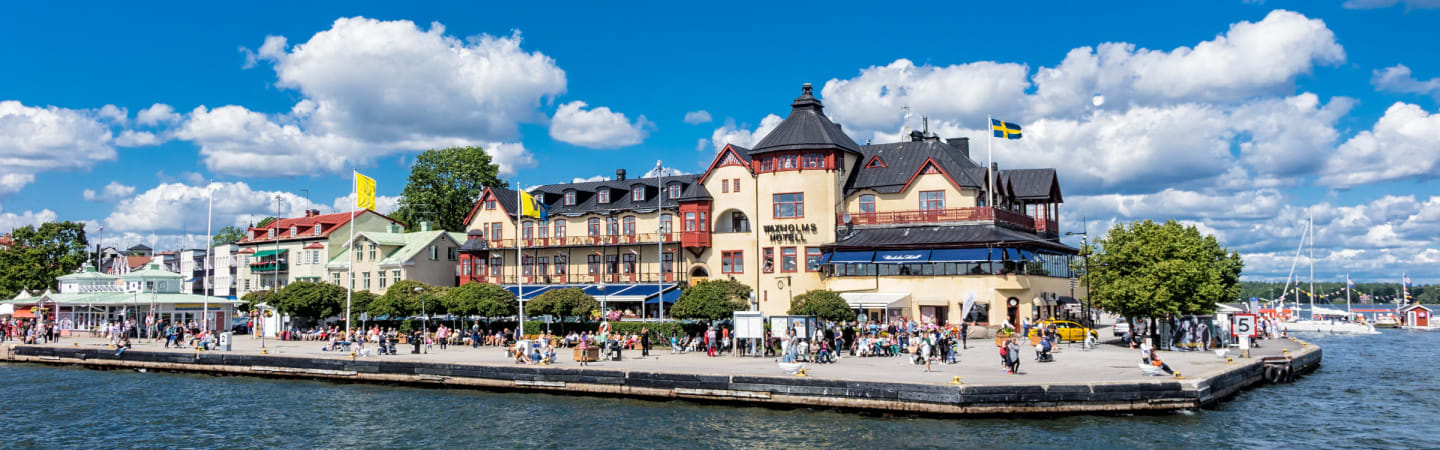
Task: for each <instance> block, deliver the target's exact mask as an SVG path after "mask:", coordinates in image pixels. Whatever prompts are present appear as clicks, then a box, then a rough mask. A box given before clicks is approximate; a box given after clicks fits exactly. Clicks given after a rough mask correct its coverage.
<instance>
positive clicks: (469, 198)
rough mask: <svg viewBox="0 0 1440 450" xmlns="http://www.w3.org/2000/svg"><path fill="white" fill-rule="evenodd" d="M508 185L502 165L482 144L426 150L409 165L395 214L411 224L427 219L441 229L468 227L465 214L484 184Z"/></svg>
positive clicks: (489, 185) (492, 185)
mask: <svg viewBox="0 0 1440 450" xmlns="http://www.w3.org/2000/svg"><path fill="white" fill-rule="evenodd" d="M505 185H506V183H505V182H504V181H502V180H501V179H500V167H499V166H498V165H496V164H495V163H493V162H492V161H491V159H490V155H489V154H487V153H485V150H484V149H482V148H480V147H451V148H444V149H439V150H426V151H425V152H424V153H421V154H420V156H417V157H416V158H415V164H414V165H413V166H411V168H410V179H409V180H408V181H407V182H406V183H405V191H404V196H403V197H402V198H401V199H400V208H399V209H398V210H396V211H395V214H394V216H395V218H396V219H399V220H400V221H403V222H405V223H408V224H410V225H411V226H415V224H418V223H420V221H421V220H428V221H430V222H431V223H433V224H435V225H436V227H437V228H439V229H443V230H448V231H465V225H466V224H465V223H464V221H465V215H466V214H467V213H469V212H470V208H471V207H473V206H475V201H476V200H477V199H479V198H480V193H481V192H483V191H484V190H485V187H487V186H488V187H498V186H505Z"/></svg>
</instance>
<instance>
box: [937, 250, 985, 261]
mask: <svg viewBox="0 0 1440 450" xmlns="http://www.w3.org/2000/svg"><path fill="white" fill-rule="evenodd" d="M989 253H990V252H988V251H987V249H983V248H943V249H939V250H935V251H932V252H930V261H931V262H968V261H987V260H989V259H990V254H989Z"/></svg>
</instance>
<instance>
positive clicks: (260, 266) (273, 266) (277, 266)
mask: <svg viewBox="0 0 1440 450" xmlns="http://www.w3.org/2000/svg"><path fill="white" fill-rule="evenodd" d="M288 270H290V266H289V265H288V264H285V263H283V262H282V263H276V262H258V263H252V264H250V272H251V273H256V272H285V271H288Z"/></svg>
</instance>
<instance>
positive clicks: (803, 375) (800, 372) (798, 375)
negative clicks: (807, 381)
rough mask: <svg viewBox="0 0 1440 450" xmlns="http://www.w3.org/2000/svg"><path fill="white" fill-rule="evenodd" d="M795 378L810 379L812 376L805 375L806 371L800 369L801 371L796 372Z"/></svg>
mask: <svg viewBox="0 0 1440 450" xmlns="http://www.w3.org/2000/svg"><path fill="white" fill-rule="evenodd" d="M795 376H797V377H808V376H810V375H809V374H807V373H805V369H800V370H799V371H796V372H795Z"/></svg>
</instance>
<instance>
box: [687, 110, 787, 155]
mask: <svg viewBox="0 0 1440 450" xmlns="http://www.w3.org/2000/svg"><path fill="white" fill-rule="evenodd" d="M784 120H785V119H783V118H781V117H780V116H777V115H774V114H767V115H766V116H765V118H763V119H760V125H759V126H757V127H755V129H754V130H750V129H749V125H743V124H742V125H738V126H737V125H735V119H725V125H724V126H722V127H720V128H716V129H715V131H714V132H713V133H711V134H710V141H709V142H710V143H711V145H714V146H715V151H717V152H718V151H720V150H721V149H724V148H725V144H734V145H737V146H740V147H745V148H750V147H754V146H755V144H757V143H759V142H760V140H761V139H764V138H765V135H767V134H770V132H771V131H773V130H775V127H778V126H780V122H781V121H784ZM700 145H701V146H704V145H705V140H704V139H701V140H700Z"/></svg>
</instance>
